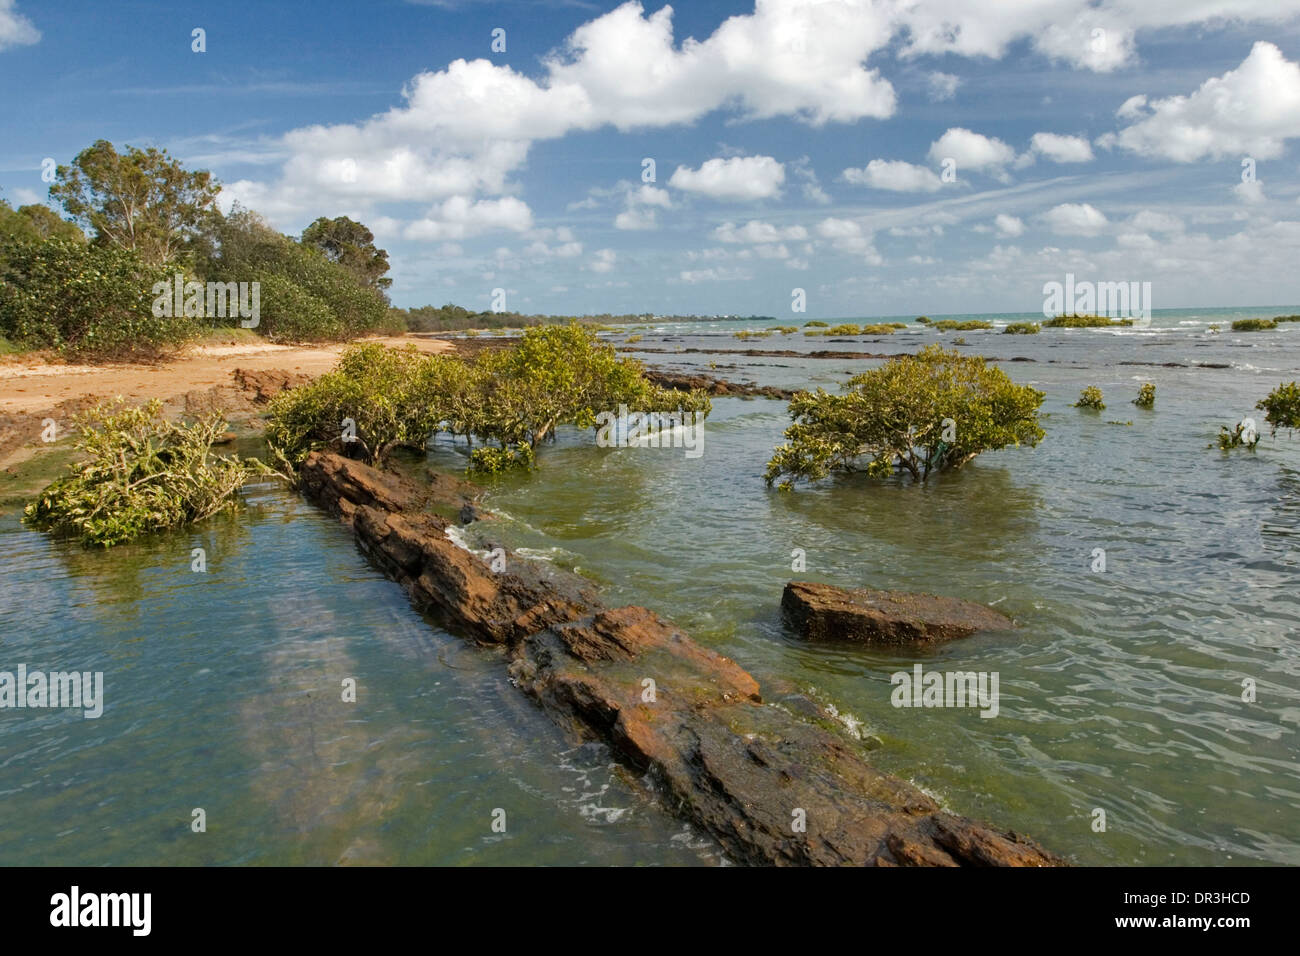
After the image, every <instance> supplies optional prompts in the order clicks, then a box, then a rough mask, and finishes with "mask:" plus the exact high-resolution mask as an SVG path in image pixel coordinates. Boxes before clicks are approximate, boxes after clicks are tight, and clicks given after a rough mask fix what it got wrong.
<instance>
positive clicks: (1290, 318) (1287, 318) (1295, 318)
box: [19, 206, 1300, 322]
mask: <svg viewBox="0 0 1300 956" xmlns="http://www.w3.org/2000/svg"><path fill="white" fill-rule="evenodd" d="M23 208H24V209H26V208H27V207H26V206H24V207H23ZM19 211H20V212H21V211H22V210H19ZM1273 321H1274V322H1300V315H1279V316H1277V317H1276V318H1274V319H1273Z"/></svg>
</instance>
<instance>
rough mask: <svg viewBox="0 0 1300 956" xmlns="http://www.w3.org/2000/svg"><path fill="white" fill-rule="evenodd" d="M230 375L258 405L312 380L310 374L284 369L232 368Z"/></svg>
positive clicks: (237, 385)
mask: <svg viewBox="0 0 1300 956" xmlns="http://www.w3.org/2000/svg"><path fill="white" fill-rule="evenodd" d="M230 377H231V378H233V379H234V380H235V385H236V387H237V388H239V389H240V390H241V391H244V392H248V393H250V394H249V398H250V399H251V400H252V401H253V402H254V403H255V404H257V405H265V404H266V403H267V402H269V401H270V400H271V399H273V398H275V396H277V395H279V394H280V393H281V392H283V391H284V390H285V389H290V388H294V387H296V386H298V385H305V384H306V383H307V382H310V381H311V376H310V375H303V374H301V373H295V372H286V371H285V370H284V369H278V368H268V369H260V370H259V369H247V368H237V369H232V370H231V372H230Z"/></svg>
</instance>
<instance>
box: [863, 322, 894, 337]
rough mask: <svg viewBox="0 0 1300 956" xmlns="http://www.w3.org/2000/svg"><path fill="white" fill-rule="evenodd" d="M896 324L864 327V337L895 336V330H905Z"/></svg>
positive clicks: (889, 323)
mask: <svg viewBox="0 0 1300 956" xmlns="http://www.w3.org/2000/svg"><path fill="white" fill-rule="evenodd" d="M903 327H904V326H900V325H898V324H897V323H896V322H888V323H885V322H881V323H878V324H876V325H864V326H863V327H862V334H863V335H893V334H894V332H895V330H897V329H899V328H903Z"/></svg>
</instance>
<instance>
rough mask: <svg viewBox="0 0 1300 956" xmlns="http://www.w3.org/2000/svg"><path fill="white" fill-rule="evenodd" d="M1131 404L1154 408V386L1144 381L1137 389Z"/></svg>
mask: <svg viewBox="0 0 1300 956" xmlns="http://www.w3.org/2000/svg"><path fill="white" fill-rule="evenodd" d="M1133 404H1134V405H1136V406H1137V407H1138V408H1155V405H1156V387H1155V385H1153V384H1152V383H1151V382H1147V383H1145V384H1144V385H1143V386H1142V387H1141V388H1139V389H1138V397H1137V398H1135V399H1133Z"/></svg>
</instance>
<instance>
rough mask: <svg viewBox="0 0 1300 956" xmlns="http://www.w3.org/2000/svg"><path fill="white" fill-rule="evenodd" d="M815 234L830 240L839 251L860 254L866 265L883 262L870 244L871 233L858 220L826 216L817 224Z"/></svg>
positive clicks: (876, 264)
mask: <svg viewBox="0 0 1300 956" xmlns="http://www.w3.org/2000/svg"><path fill="white" fill-rule="evenodd" d="M817 235H819V236H821V237H822V238H823V239H828V240H830V243H831V247H832V248H834V249H835V250H837V251H839V252H845V253H849V254H850V255H860V256H862V257H863V258H864V259H865V260H866V262H867V264H868V265H873V266H878V265H883V264H884V261H885V260H884V259H883V258H881V255H880V253H879V252H877V251H876V248H875V246H874V245H872V235H871V233H870V232H867V231H866V230H864V229H863V228H862V224H861V223H859V222H855V221H854V220H852V219H837V218H836V217H834V216H828V217H827V218H825V219H823V220H822V221H821V222H819V223H818V224H817Z"/></svg>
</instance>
